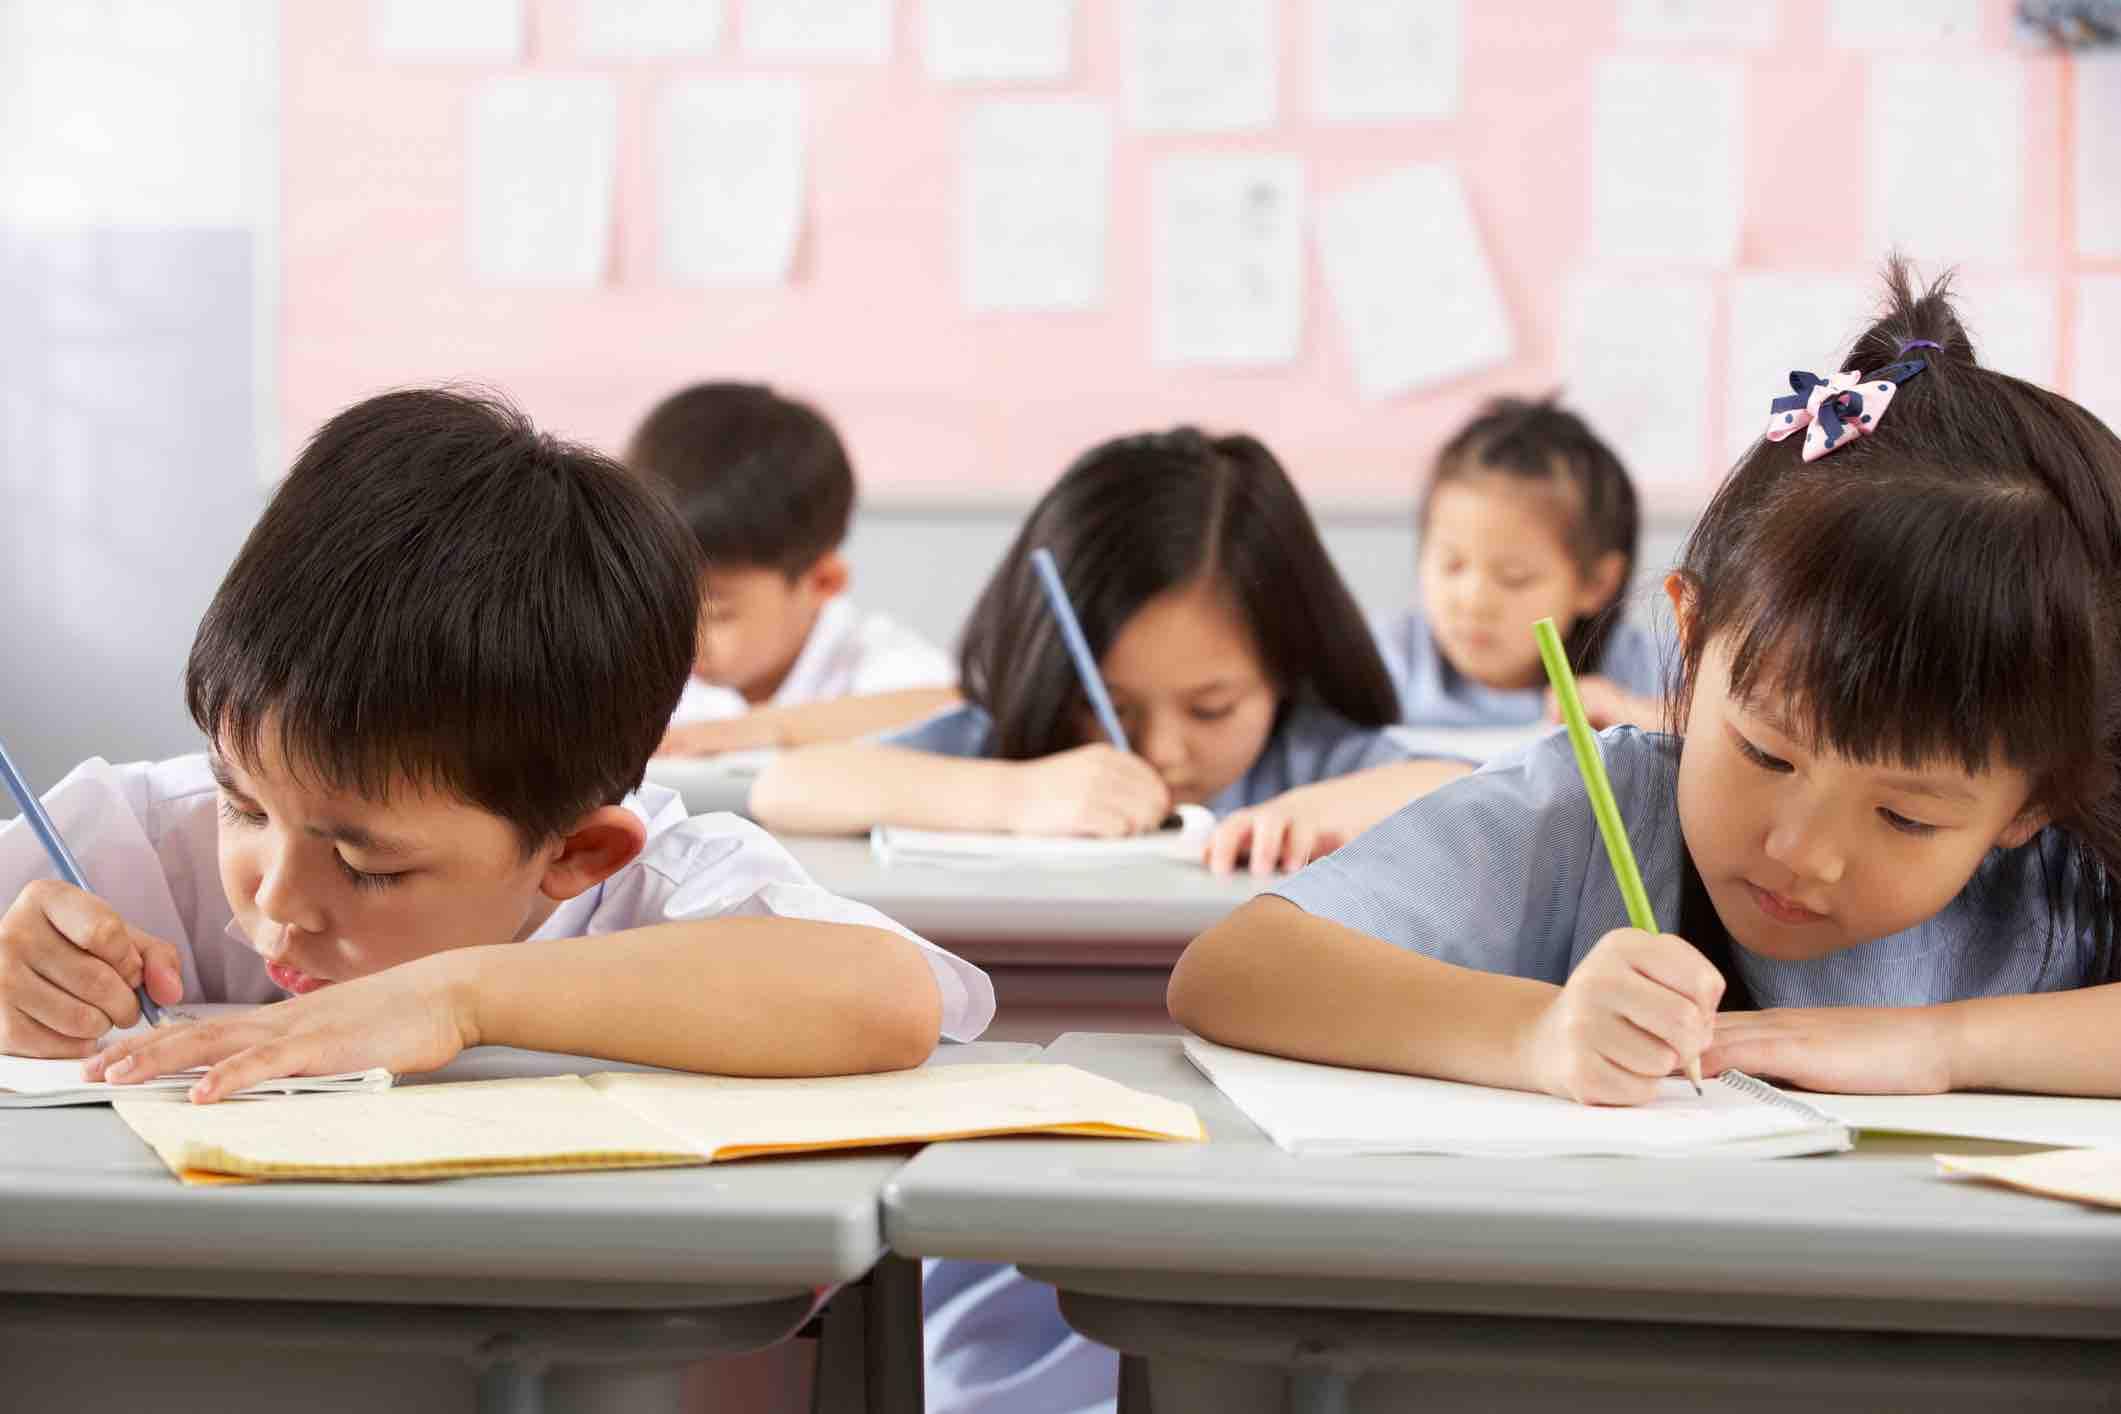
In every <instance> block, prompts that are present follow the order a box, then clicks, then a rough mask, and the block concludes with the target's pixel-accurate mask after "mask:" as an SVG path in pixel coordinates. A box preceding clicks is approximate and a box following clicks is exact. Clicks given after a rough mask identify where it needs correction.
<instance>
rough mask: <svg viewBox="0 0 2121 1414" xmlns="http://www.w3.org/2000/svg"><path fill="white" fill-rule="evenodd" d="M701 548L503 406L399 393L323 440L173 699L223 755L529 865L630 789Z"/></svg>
mask: <svg viewBox="0 0 2121 1414" xmlns="http://www.w3.org/2000/svg"><path fill="white" fill-rule="evenodd" d="M699 573H700V558H699V550H698V549H697V547H695V546H694V544H693V542H692V537H691V536H690V535H688V534H686V532H685V526H684V523H683V522H682V521H680V520H679V519H678V517H677V515H676V513H675V512H674V511H672V510H671V508H670V506H669V505H668V504H667V503H666V502H665V501H664V500H663V498H662V496H661V495H660V494H659V493H657V492H656V491H655V490H654V489H653V488H652V487H650V486H648V485H647V484H645V483H643V482H642V481H640V480H638V479H636V478H635V477H633V476H630V475H628V474H627V473H626V471H625V470H624V468H622V467H620V466H619V465H618V464H617V463H616V462H613V461H611V460H610V459H608V458H606V457H603V456H601V455H599V454H598V453H596V452H593V451H591V450H589V449H588V448H586V447H578V446H574V445H571V444H569V443H566V442H561V441H558V440H555V439H554V438H552V437H548V436H546V435H545V434H544V433H542V432H539V431H538V430H537V428H535V427H533V426H532V425H531V423H530V420H529V419H528V418H526V417H525V416H524V415H523V414H522V413H520V412H518V411H517V410H516V409H515V408H513V407H511V406H509V405H508V404H507V403H506V402H503V401H502V400H501V399H499V398H497V397H492V396H486V395H481V394H476V393H465V392H457V391H451V390H447V389H429V388H422V389H409V390H406V391H402V392H393V393H385V394H382V395H381V396H379V397H374V398H370V399H368V400H367V401H366V402H362V403H357V404H355V405H354V406H353V407H350V408H348V409H346V411H344V412H342V413H340V414H339V415H338V416H336V417H334V418H332V419H331V420H330V421H329V422H327V423H325V424H324V425H323V426H322V427H321V428H319V429H318V430H317V433H316V435H315V436H313V437H311V438H310V439H309V444H308V445H307V446H306V447H304V448H303V449H302V454H301V456H299V457H298V458H296V460H295V464H294V467H293V469H292V470H290V471H289V472H288V474H287V479H286V480H285V481H283V482H281V483H280V488H279V490H278V491H276V492H275V493H274V494H273V498H272V501H271V503H270V504H268V505H267V506H266V508H265V512H264V514H263V515H261V516H260V517H259V518H258V523H257V525H256V526H255V527H254V528H253V529H252V530H251V532H250V537H249V538H248V539H247V540H245V541H244V542H243V548H242V550H241V551H240V552H238V553H237V555H236V560H235V563H234V564H233V565H231V566H230V567H229V571H228V575H227V577H226V578H224V579H223V580H222V581H221V587H220V589H219V590H218V591H217V592H216V593H215V595H214V600H213V603H212V605H211V606H209V607H208V609H207V611H206V617H205V618H204V619H203V620H201V622H200V624H199V632H198V636H197V637H196V638H195V639H194V640H193V642H192V649H191V658H190V661H189V662H188V663H187V664H186V665H185V670H184V695H185V702H186V705H187V706H189V708H190V709H191V716H192V720H193V721H194V722H196V723H197V724H198V726H199V729H200V730H201V731H203V732H205V733H206V734H207V736H208V737H209V738H210V739H211V741H212V742H213V744H214V747H215V749H216V750H218V751H220V752H222V753H224V754H226V755H227V756H229V757H230V758H231V759H233V760H234V761H236V762H237V763H238V764H241V765H244V766H246V767H250V766H255V764H256V763H257V761H258V759H259V752H258V748H259V745H260V741H261V738H263V737H264V736H265V735H266V734H267V733H270V734H271V739H272V741H273V743H274V744H275V745H276V746H277V747H278V750H279V753H280V755H281V756H282V757H283V758H284V759H285V760H286V761H287V762H288V764H289V766H290V768H291V769H292V770H293V771H294V772H295V773H296V774H297V775H298V777H300V778H301V779H304V780H308V781H314V782H316V783H318V784H321V785H323V786H325V787H327V788H331V789H338V790H345V791H349V792H351V793H354V794H357V795H360V796H362V797H364V798H367V799H370V800H384V799H387V798H388V797H389V794H390V792H391V791H392V790H394V789H396V788H398V787H400V786H402V785H405V784H411V785H413V786H420V787H431V788H434V789H437V790H440V791H443V792H445V793H447V794H449V795H452V796H454V797H456V798H457V799H460V800H463V801H466V802H469V803H470V804H472V805H475V806H478V807H479V808H481V809H483V810H486V811H488V812H490V813H492V814H494V815H498V816H500V817H501V818H502V819H504V820H507V821H508V822H509V823H510V824H512V825H514V826H515V828H516V832H517V834H518V836H519V838H520V840H521V842H522V844H523V846H524V850H525V853H526V854H527V853H528V852H529V851H531V850H533V849H535V848H536V847H537V846H538V845H540V844H542V843H543V842H544V841H546V840H548V839H550V838H552V837H554V836H555V835H558V834H561V833H563V832H564V831H566V830H568V829H570V828H571V827H572V826H573V824H574V822H575V821H576V820H578V819H580V818H581V816H582V815H583V814H585V813H586V812H588V811H589V810H591V809H594V808H595V807H597V806H599V805H608V804H614V803H616V802H618V801H619V800H621V799H623V798H624V797H625V795H626V793H627V792H628V791H629V790H631V789H633V788H634V787H635V786H637V785H639V784H640V781H641V773H642V770H643V768H644V767H645V765H646V764H647V761H648V756H649V753H650V752H652V751H653V750H654V749H655V746H656V743H657V741H658V740H660V739H661V737H662V733H663V728H664V726H665V725H666V724H667V723H668V722H669V719H670V713H671V711H672V710H673V709H674V708H675V707H676V706H677V700H678V694H679V692H680V691H681V690H682V689H683V687H684V684H685V675H686V673H687V672H688V671H689V669H690V668H691V665H692V655H693V645H694V642H695V641H696V637H697V632H698V618H699V598H698V594H697V592H696V586H697V585H698V583H699Z"/></svg>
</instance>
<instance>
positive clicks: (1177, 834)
mask: <svg viewBox="0 0 2121 1414" xmlns="http://www.w3.org/2000/svg"><path fill="white" fill-rule="evenodd" d="M1214 833H1215V816H1214V814H1213V813H1212V812H1211V811H1209V810H1208V809H1207V808H1206V807H1205V806H1200V805H1181V806H1179V807H1178V816H1177V821H1176V823H1174V824H1170V825H1167V826H1165V828H1163V829H1161V830H1151V831H1149V832H1148V833H1147V834H1140V835H1129V836H1127V837H1125V838H1124V839H1116V840H1106V839H1089V838H1085V837H1082V836H1077V835H1010V834H989V833H986V832H983V831H978V830H909V829H904V828H901V827H900V826H897V825H878V826H877V827H876V828H874V829H872V830H871V831H870V832H869V849H870V851H871V853H873V854H874V855H875V856H876V861H877V863H879V864H882V865H885V866H887V867H888V866H889V865H892V864H971V865H980V864H1037V865H1055V864H1057V865H1096V864H1113V863H1117V862H1119V861H1122V860H1128V859H1179V860H1185V861H1187V862H1190V863H1198V862H1199V860H1200V857H1201V854H1202V852H1203V851H1204V850H1205V849H1206V848H1207V846H1208V837H1209V836H1210V835H1212V834H1214Z"/></svg>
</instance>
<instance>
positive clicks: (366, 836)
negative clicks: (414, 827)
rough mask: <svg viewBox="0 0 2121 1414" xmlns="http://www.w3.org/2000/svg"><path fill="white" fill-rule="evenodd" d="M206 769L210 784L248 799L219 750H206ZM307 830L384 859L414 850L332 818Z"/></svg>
mask: <svg viewBox="0 0 2121 1414" xmlns="http://www.w3.org/2000/svg"><path fill="white" fill-rule="evenodd" d="M206 769H207V770H209V771H211V772H213V776H214V784H216V785H218V786H220V787H221V789H223V790H225V791H227V792H228V793H229V794H230V795H240V796H242V797H243V798H244V799H245V800H249V799H250V798H251V797H250V793H249V792H247V791H245V790H244V789H243V788H242V787H241V786H239V785H237V784H236V775H235V772H233V771H231V770H230V769H229V767H228V763H227V762H226V761H224V760H222V759H221V757H220V755H219V753H217V752H212V751H209V752H207V753H206ZM307 833H309V834H312V835H315V836H316V837H317V838H318V839H322V840H331V841H333V842H334V843H337V844H345V845H352V846H353V847H354V848H355V849H358V850H360V851H361V852H362V853H363V854H373V855H378V856H380V857H381V858H384V859H402V858H404V857H405V856H406V855H408V854H416V853H418V851H417V850H415V849H414V848H413V847H412V846H411V845H409V844H406V843H404V842H403V841H401V840H394V839H391V838H389V837H388V836H385V835H379V834H377V833H376V832H375V831H373V830H369V829H364V828H363V827H361V826H359V825H348V824H343V823H341V822H339V821H336V820H332V821H326V822H325V823H324V824H321V825H311V826H309V828H308V831H307Z"/></svg>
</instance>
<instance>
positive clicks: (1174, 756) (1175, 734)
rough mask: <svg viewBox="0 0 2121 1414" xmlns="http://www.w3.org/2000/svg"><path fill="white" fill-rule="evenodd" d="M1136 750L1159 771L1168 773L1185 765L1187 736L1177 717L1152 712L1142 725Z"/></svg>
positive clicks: (1167, 713) (1170, 714) (1171, 714)
mask: <svg viewBox="0 0 2121 1414" xmlns="http://www.w3.org/2000/svg"><path fill="white" fill-rule="evenodd" d="M1135 750H1137V751H1139V752H1141V754H1142V759H1143V760H1145V761H1147V762H1148V763H1149V764H1150V765H1152V766H1154V767H1156V768H1157V769H1158V770H1159V771H1164V772H1166V773H1168V772H1169V771H1170V770H1171V769H1172V768H1174V767H1177V766H1182V765H1184V764H1185V760H1186V734H1185V732H1184V730H1183V729H1182V728H1181V727H1180V726H1179V723H1178V718H1177V717H1176V715H1175V714H1173V713H1169V712H1151V713H1150V714H1149V715H1148V717H1147V718H1146V719H1145V720H1144V721H1143V723H1142V726H1141V740H1140V741H1138V742H1137V743H1135Z"/></svg>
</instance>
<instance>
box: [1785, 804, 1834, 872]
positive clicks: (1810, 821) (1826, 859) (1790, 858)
mask: <svg viewBox="0 0 2121 1414" xmlns="http://www.w3.org/2000/svg"><path fill="white" fill-rule="evenodd" d="M1766 850H1767V856H1768V858H1770V859H1772V860H1774V861H1775V862H1776V863H1777V864H1780V865H1781V866H1782V867H1783V868H1785V869H1787V870H1789V871H1790V873H1792V874H1794V875H1795V876H1796V877H1797V878H1799V879H1805V880H1810V881H1813V882H1816V883H1821V884H1836V883H1839V882H1840V881H1841V871H1842V864H1843V860H1842V853H1841V848H1840V845H1839V843H1838V842H1837V841H1836V840H1835V839H1834V837H1833V834H1832V832H1831V831H1829V830H1827V829H1825V828H1823V822H1821V821H1820V820H1819V819H1817V818H1816V817H1815V816H1813V815H1811V814H1809V813H1808V812H1801V811H1792V812H1790V813H1788V814H1785V815H1781V816H1778V817H1777V818H1776V820H1775V822H1774V823H1773V824H1772V825H1770V826H1769V827H1768V836H1767V844H1766Z"/></svg>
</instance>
